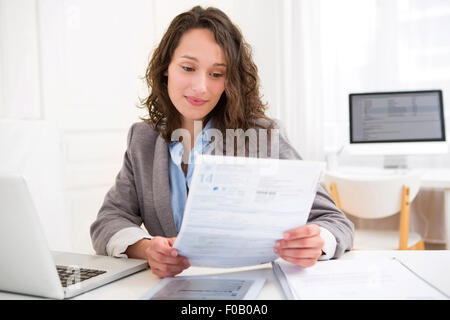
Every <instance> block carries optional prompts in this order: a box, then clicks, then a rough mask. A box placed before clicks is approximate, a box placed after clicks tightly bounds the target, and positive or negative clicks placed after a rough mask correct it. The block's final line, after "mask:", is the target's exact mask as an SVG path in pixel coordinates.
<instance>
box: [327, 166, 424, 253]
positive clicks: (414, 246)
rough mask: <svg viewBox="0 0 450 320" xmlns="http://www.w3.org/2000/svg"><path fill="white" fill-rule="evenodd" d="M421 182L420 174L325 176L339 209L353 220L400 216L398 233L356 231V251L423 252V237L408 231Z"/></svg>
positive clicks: (391, 231)
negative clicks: (411, 209)
mask: <svg viewBox="0 0 450 320" xmlns="http://www.w3.org/2000/svg"><path fill="white" fill-rule="evenodd" d="M420 180H421V174H420V172H418V171H406V172H402V173H395V172H390V171H387V170H386V171H385V170H378V171H367V172H360V173H355V172H353V173H351V172H347V173H346V172H343V171H341V172H339V171H337V172H327V173H325V175H324V177H323V184H324V186H325V188H326V189H327V191H328V192H329V193H330V195H331V196H332V198H333V200H334V201H335V203H336V205H337V206H338V208H339V209H341V210H342V211H343V212H344V213H346V214H349V215H351V216H354V217H358V218H362V219H380V218H385V217H389V216H392V215H395V214H397V213H398V212H400V224H399V230H369V229H356V230H355V237H354V245H353V249H355V250H360V249H364V250H396V249H398V250H424V242H423V240H422V238H421V236H420V235H419V234H417V233H414V232H410V231H409V214H410V204H411V202H412V201H413V200H414V198H415V196H416V195H417V192H418V191H419V188H420Z"/></svg>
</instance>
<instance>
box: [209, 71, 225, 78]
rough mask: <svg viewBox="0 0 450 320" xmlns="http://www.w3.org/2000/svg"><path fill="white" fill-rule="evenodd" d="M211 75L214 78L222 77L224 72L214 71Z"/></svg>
mask: <svg viewBox="0 0 450 320" xmlns="http://www.w3.org/2000/svg"><path fill="white" fill-rule="evenodd" d="M211 76H212V77H213V78H220V77H222V76H223V74H222V73H217V72H213V73H211Z"/></svg>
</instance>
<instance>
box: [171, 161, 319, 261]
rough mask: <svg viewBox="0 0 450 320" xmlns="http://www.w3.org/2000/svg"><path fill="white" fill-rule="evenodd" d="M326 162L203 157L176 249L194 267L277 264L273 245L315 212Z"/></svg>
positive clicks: (191, 190)
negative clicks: (315, 200)
mask: <svg viewBox="0 0 450 320" xmlns="http://www.w3.org/2000/svg"><path fill="white" fill-rule="evenodd" d="M323 169H324V163H322V162H308V161H300V160H278V159H257V158H241V157H220V156H202V157H201V160H200V163H197V162H196V164H195V170H194V174H193V177H192V182H191V186H190V190H189V197H188V200H187V204H186V209H185V212H184V217H183V223H182V226H181V230H180V233H179V234H178V237H177V240H176V241H175V244H174V247H175V248H177V249H178V251H179V254H180V255H183V256H186V257H188V258H189V261H190V263H191V265H192V266H204V267H239V266H247V265H255V264H261V263H266V262H270V261H273V260H275V259H276V258H277V257H278V256H276V255H275V254H274V253H273V248H274V245H275V241H276V240H278V239H282V238H283V232H285V231H287V230H290V229H293V228H296V227H299V226H302V225H304V224H305V223H306V222H307V219H308V215H309V212H310V211H311V207H312V203H313V201H314V198H315V195H316V191H317V187H318V184H319V181H320V176H321V173H322V171H323Z"/></svg>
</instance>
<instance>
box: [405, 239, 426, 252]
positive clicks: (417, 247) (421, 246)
mask: <svg viewBox="0 0 450 320" xmlns="http://www.w3.org/2000/svg"><path fill="white" fill-rule="evenodd" d="M408 250H425V243H424V242H423V240H420V241H418V242H417V243H416V244H415V245H412V246H411V247H409V248H408Z"/></svg>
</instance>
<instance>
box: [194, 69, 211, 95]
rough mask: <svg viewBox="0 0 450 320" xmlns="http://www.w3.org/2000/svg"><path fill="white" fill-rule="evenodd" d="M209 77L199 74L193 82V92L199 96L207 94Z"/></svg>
mask: <svg viewBox="0 0 450 320" xmlns="http://www.w3.org/2000/svg"><path fill="white" fill-rule="evenodd" d="M207 81H208V79H207V76H206V75H203V74H200V73H198V74H197V75H196V76H195V77H194V78H193V80H192V90H193V91H194V92H195V93H197V94H202V93H205V92H206V88H207Z"/></svg>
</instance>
